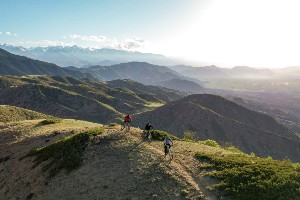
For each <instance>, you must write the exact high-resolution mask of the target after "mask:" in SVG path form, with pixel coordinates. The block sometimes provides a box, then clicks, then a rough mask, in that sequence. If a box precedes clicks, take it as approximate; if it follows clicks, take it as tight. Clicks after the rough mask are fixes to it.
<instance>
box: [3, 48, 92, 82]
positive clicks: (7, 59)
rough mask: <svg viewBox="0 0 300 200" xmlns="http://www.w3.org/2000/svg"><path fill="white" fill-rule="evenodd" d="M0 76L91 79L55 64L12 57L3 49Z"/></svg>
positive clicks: (86, 75) (87, 75)
mask: <svg viewBox="0 0 300 200" xmlns="http://www.w3.org/2000/svg"><path fill="white" fill-rule="evenodd" d="M0 74H2V75H18V76H20V75H28V74H31V75H52V76H72V77H75V78H92V76H91V75H89V74H84V73H81V72H78V71H74V70H69V69H65V68H62V67H59V66H57V65H55V64H51V63H47V62H42V61H39V60H33V59H30V58H27V57H24V56H18V55H14V54H11V53H9V52H7V51H5V50H3V49H0Z"/></svg>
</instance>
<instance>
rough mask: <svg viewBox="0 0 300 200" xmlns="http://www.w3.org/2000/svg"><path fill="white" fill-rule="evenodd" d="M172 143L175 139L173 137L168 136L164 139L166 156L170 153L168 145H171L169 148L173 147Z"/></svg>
mask: <svg viewBox="0 0 300 200" xmlns="http://www.w3.org/2000/svg"><path fill="white" fill-rule="evenodd" d="M171 143H172V145H173V141H172V139H171V138H170V137H169V136H166V137H165V139H164V147H165V156H166V155H167V154H168V152H167V151H168V149H167V146H168V145H169V149H171V146H172V145H171Z"/></svg>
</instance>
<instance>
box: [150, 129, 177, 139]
mask: <svg viewBox="0 0 300 200" xmlns="http://www.w3.org/2000/svg"><path fill="white" fill-rule="evenodd" d="M166 136H169V137H170V138H171V139H173V140H178V139H179V138H178V137H176V136H174V135H172V134H170V133H168V132H165V131H160V130H153V131H152V139H154V140H163V139H164V138H165V137H166Z"/></svg>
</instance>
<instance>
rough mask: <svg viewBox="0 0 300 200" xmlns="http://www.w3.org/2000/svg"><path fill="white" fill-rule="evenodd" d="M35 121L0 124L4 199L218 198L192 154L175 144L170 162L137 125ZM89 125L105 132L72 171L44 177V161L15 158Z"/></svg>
mask: <svg viewBox="0 0 300 200" xmlns="http://www.w3.org/2000/svg"><path fill="white" fill-rule="evenodd" d="M38 123H39V121H38V120H35V121H24V122H19V123H14V124H7V125H6V126H0V138H1V140H0V141H1V145H0V160H1V165H0V170H1V175H0V183H1V185H2V187H1V189H0V195H1V196H2V197H4V198H5V199H7V198H21V199H26V198H27V199H45V198H47V199H57V198H58V199H64V198H66V197H68V198H71V199H86V198H89V199H99V198H100V199H217V198H216V195H215V194H214V193H212V192H210V191H209V190H207V189H206V188H205V187H206V186H207V185H208V183H209V180H210V179H209V178H208V177H203V173H201V171H199V168H198V167H197V164H198V161H197V160H196V159H195V158H193V157H194V156H193V153H191V154H187V155H186V156H181V153H183V152H185V151H186V149H183V148H181V147H180V144H178V145H179V146H178V147H177V149H178V150H176V151H175V153H176V155H178V157H176V158H175V159H174V160H173V161H172V162H170V160H169V158H165V159H164V157H163V151H162V147H161V142H153V143H151V144H149V143H148V142H147V141H143V140H142V139H141V130H138V129H132V130H131V131H130V133H129V132H128V133H122V132H119V130H118V129H119V128H120V127H119V126H116V127H110V126H103V125H100V124H93V123H89V122H83V121H74V120H64V121H63V122H61V123H59V124H52V125H46V126H36V125H37V124H38ZM93 127H102V128H104V133H102V134H100V135H99V136H97V137H96V138H95V139H94V140H92V142H90V143H89V144H88V146H87V148H86V149H85V152H84V154H83V164H82V166H81V167H80V168H78V169H77V170H74V171H72V172H71V173H66V172H65V171H64V170H61V171H60V172H59V174H58V175H57V176H54V177H52V178H47V176H48V172H47V171H46V172H43V171H42V166H45V163H42V164H41V165H39V166H37V167H34V168H32V166H33V161H34V158H30V157H29V158H25V159H21V160H20V158H22V157H23V156H24V155H26V154H27V153H28V152H29V151H30V149H32V148H35V147H38V146H44V145H49V144H53V142H54V141H56V140H58V139H59V138H62V137H64V136H66V135H70V134H74V133H76V132H79V131H80V130H83V129H89V128H93ZM12 130H18V131H17V132H14V133H13V132H12ZM15 135H18V137H17V139H16V137H15ZM184 146H185V145H184ZM198 146H199V145H198ZM199 147H200V149H201V148H207V147H205V146H203V145H202V146H201V145H200V146H199ZM208 148H209V147H208ZM193 151H194V150H193ZM188 161H190V162H188ZM185 162H186V163H185ZM46 163H47V162H46ZM185 164H187V165H185ZM14 166H18V167H17V168H15V167H14ZM24 172H26V173H24ZM16 188H18V189H17V190H16Z"/></svg>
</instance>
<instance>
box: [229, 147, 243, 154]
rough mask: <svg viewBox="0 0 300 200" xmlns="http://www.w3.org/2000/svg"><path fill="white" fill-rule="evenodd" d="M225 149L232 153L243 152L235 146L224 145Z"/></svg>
mask: <svg viewBox="0 0 300 200" xmlns="http://www.w3.org/2000/svg"><path fill="white" fill-rule="evenodd" d="M225 149H226V150H227V151H231V152H233V153H243V152H242V151H241V150H240V149H238V148H237V147H235V146H226V147H225Z"/></svg>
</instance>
